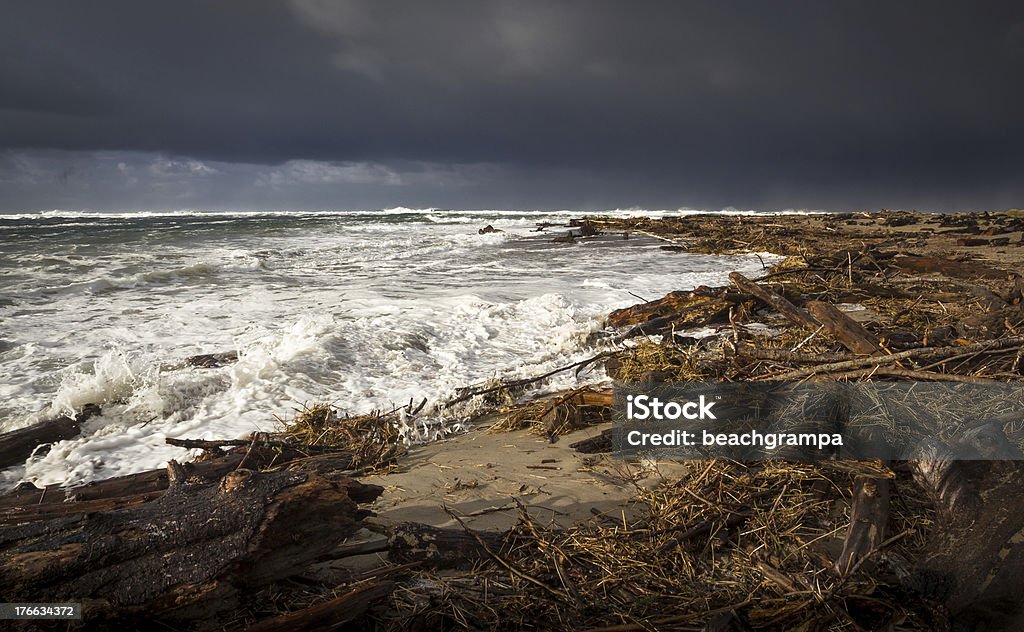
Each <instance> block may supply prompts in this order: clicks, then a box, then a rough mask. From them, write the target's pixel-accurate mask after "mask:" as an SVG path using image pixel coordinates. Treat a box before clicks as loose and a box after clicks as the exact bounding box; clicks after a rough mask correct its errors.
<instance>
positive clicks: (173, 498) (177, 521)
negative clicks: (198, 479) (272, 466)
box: [0, 461, 383, 619]
mask: <svg viewBox="0 0 1024 632" xmlns="http://www.w3.org/2000/svg"><path fill="white" fill-rule="evenodd" d="M167 475H168V481H169V488H168V490H167V491H166V492H165V493H164V494H162V495H161V496H160V497H159V498H157V499H156V500H152V501H150V502H147V503H145V504H141V505H138V506H132V507H129V508H125V509H118V510H112V511H99V512H97V513H86V514H82V513H78V514H75V515H71V516H60V517H56V518H51V519H48V520H28V521H22V522H12V523H8V524H6V525H0V576H3V577H4V581H3V583H2V585H0V600H2V601H8V602H17V601H25V602H62V601H83V602H84V603H86V604H87V607H86V608H85V610H86V612H85V614H86V616H101V617H102V616H122V615H130V614H131V613H145V615H146V616H161V617H164V618H167V619H177V618H186V617H194V616H210V615H211V613H213V612H216V611H219V610H222V609H225V608H230V607H232V605H233V599H234V597H236V596H237V595H238V593H239V591H240V590H241V589H244V588H252V587H255V586H262V585H265V584H267V583H269V582H271V581H274V580H277V579H281V578H284V577H289V576H292V575H295V574H297V573H299V572H301V571H302V570H303V569H304V568H305V567H306V566H308V565H309V564H311V563H313V562H314V561H315V560H317V559H318V558H319V557H321V556H323V555H326V554H328V553H329V552H330V551H331V550H333V549H334V548H335V547H336V546H337V545H338V544H339V543H340V542H341V541H343V540H344V539H345V538H347V537H349V536H350V535H351V534H353V533H355V532H356V531H357V530H358V529H360V528H361V522H362V519H363V517H364V516H365V515H366V512H364V511H362V510H360V509H358V507H357V503H360V502H369V501H371V500H373V499H375V498H376V497H377V496H378V495H379V494H380V493H381V492H382V491H383V489H382V488H380V487H377V486H374V485H363V484H362V483H359V482H358V481H355V480H352V479H348V478H337V479H331V478H327V477H323V476H320V475H316V474H307V473H303V472H255V471H252V470H236V471H233V472H231V473H229V474H227V475H226V476H224V477H223V478H222V479H221V480H220V481H219V482H214V483H194V482H192V480H191V479H190V477H189V474H188V472H187V470H186V469H185V468H184V467H183V466H181V465H178V464H177V463H175V462H174V461H172V462H171V463H170V464H169V465H168V472H167Z"/></svg>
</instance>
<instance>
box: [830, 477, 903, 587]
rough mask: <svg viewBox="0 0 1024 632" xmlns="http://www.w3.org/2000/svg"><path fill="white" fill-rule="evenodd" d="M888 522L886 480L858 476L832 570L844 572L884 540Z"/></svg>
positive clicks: (839, 572) (840, 573)
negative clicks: (844, 530)
mask: <svg viewBox="0 0 1024 632" xmlns="http://www.w3.org/2000/svg"><path fill="white" fill-rule="evenodd" d="M888 523H889V479H886V478H869V477H866V476H858V477H856V478H855V479H854V483H853V504H852V505H851V506H850V528H849V530H848V531H847V532H846V539H845V540H844V541H843V550H842V552H841V553H840V554H839V558H838V559H837V560H836V562H835V566H834V569H833V570H834V571H835V572H836V573H838V574H839V575H845V574H847V573H848V572H849V571H850V570H851V569H853V568H854V566H856V565H857V564H859V563H860V562H861V560H863V559H864V558H865V557H867V556H868V555H870V554H871V553H872V552H875V551H877V550H878V547H879V545H880V544H881V543H882V541H883V540H884V539H885V529H886V525H887V524H888Z"/></svg>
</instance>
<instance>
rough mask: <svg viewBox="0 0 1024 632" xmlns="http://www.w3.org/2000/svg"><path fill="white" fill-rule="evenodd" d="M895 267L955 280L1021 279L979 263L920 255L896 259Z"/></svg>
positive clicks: (1010, 273) (1015, 275) (1014, 274)
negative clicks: (932, 273) (940, 275)
mask: <svg viewBox="0 0 1024 632" xmlns="http://www.w3.org/2000/svg"><path fill="white" fill-rule="evenodd" d="M892 263H893V265H895V266H896V267H897V268H899V269H900V270H902V271H904V272H910V273H914V274H921V273H929V272H934V273H938V274H942V275H944V276H948V277H952V278H954V279H968V280H976V279H988V280H993V281H995V280H1006V279H1011V278H1016V277H1019V276H1020V275H1019V274H1017V273H1016V272H1008V271H1006V270H999V269H997V268H992V267H990V266H986V265H984V264H981V263H978V262H977V261H954V260H952V259H941V258H938V257H923V256H918V255H907V256H903V257H896V258H895V259H893V261H892Z"/></svg>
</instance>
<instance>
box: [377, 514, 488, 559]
mask: <svg viewBox="0 0 1024 632" xmlns="http://www.w3.org/2000/svg"><path fill="white" fill-rule="evenodd" d="M504 539H505V535H504V534H502V533H492V532H487V531H475V532H473V533H470V532H468V531H466V530H464V529H440V528H438V527H432V526H430V525H425V524H419V523H416V522H400V523H398V524H396V525H394V526H393V527H391V528H390V529H388V551H389V553H388V558H389V559H390V560H391V561H392V562H395V563H398V564H404V563H408V562H421V563H423V565H424V566H427V567H431V568H471V567H473V566H474V565H475V564H477V563H479V562H481V561H483V560H487V559H490V557H491V556H490V554H489V553H488V552H487V549H490V550H491V551H494V552H497V551H499V550H501V547H502V543H503V542H504ZM481 542H482V543H483V544H481ZM485 545H486V547H487V548H484V546H485Z"/></svg>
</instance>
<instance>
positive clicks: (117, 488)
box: [0, 448, 278, 523]
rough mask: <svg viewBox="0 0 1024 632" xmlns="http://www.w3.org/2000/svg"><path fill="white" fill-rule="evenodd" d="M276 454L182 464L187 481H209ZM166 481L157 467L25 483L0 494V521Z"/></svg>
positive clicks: (142, 490)
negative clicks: (40, 484)
mask: <svg viewBox="0 0 1024 632" xmlns="http://www.w3.org/2000/svg"><path fill="white" fill-rule="evenodd" d="M277 457H278V452H277V451H275V450H273V449H267V448H256V449H254V450H251V451H248V450H240V451H238V452H233V453H229V454H225V455H223V456H220V457H217V458H213V459H207V460H205V461H196V462H192V463H185V464H183V465H182V466H181V467H182V468H183V469H184V471H185V474H186V476H187V477H188V478H189V479H190V480H193V481H204V480H205V481H210V480H216V479H219V478H220V477H222V476H224V475H225V474H227V473H228V472H231V471H233V470H236V469H238V467H239V466H240V465H242V464H243V459H244V460H245V461H246V464H248V466H249V467H251V468H256V469H259V468H262V467H266V466H268V465H270V464H271V463H273V462H274V460H275V459H276V458H277ZM168 483H169V479H168V476H167V470H166V469H159V470H148V471H145V472H139V473H137V474H128V475H126V476H118V477H115V478H108V479H105V480H102V481H97V482H93V483H86V484H84V485H78V486H75V487H62V486H61V485H47V486H46V487H45V488H42V489H40V488H37V487H34V486H27V485H26V486H23V487H21V488H20V489H16V490H14V491H12V492H9V493H7V494H4V495H2V496H0V523H3V522H8V521H10V520H12V519H20V516H23V515H29V514H30V512H32V511H34V512H36V513H38V514H43V513H68V512H74V511H76V509H75V507H80V506H82V505H76V504H75V502H84V501H101V500H109V499H118V498H124V497H131V496H139V495H145V494H151V493H154V492H160V493H162V492H163V491H164V490H166V489H167V486H168ZM157 496H159V493H157ZM154 497H155V496H154ZM69 501H74V502H69Z"/></svg>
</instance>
